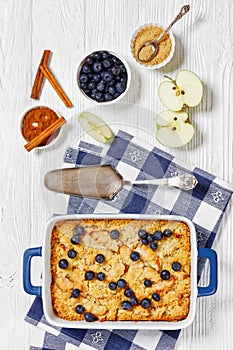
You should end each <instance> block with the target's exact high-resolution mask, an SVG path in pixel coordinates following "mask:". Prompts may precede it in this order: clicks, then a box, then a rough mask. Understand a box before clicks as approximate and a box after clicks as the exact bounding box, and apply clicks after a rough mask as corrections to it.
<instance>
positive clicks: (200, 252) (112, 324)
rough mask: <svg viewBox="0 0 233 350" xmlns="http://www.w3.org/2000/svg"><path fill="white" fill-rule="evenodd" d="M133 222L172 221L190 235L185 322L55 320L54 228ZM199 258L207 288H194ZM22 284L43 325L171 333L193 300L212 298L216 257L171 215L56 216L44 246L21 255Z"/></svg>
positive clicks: (48, 227) (191, 316) (193, 306)
mask: <svg viewBox="0 0 233 350" xmlns="http://www.w3.org/2000/svg"><path fill="white" fill-rule="evenodd" d="M88 218H92V219H93V218H95V219H110V218H114V219H117V218H118V219H134V220H169V221H171V220H174V221H183V222H184V223H186V224H187V225H188V226H189V228H190V232H191V297H190V309H189V313H188V316H187V318H186V319H184V320H182V321H178V322H168V321H137V322H135V321H105V322H99V321H96V322H92V323H90V322H85V321H67V320H63V319H61V318H59V317H57V316H56V315H55V314H54V312H53V309H52V303H51V296H50V284H51V273H50V235H51V232H52V229H53V227H54V225H55V224H56V223H57V222H58V221H61V220H75V219H76V220H77V219H88ZM35 256H42V260H43V265H42V266H43V267H42V286H33V285H32V283H31V259H32V257H35ZM199 257H204V258H207V259H208V260H209V262H210V278H209V285H208V286H207V287H198V285H197V259H198V258H199ZM23 284H24V290H25V291H26V292H27V293H29V294H33V295H37V296H42V299H43V309H44V315H45V318H46V319H47V321H48V322H49V323H50V324H52V325H54V326H57V327H66V328H95V329H97V328H98V329H99V328H101V329H160V330H173V329H180V328H185V327H187V326H189V325H190V324H191V323H192V321H193V319H194V317H195V312H196V300H197V296H208V295H212V294H214V293H215V292H216V290H217V254H216V252H215V251H214V250H213V249H207V248H201V249H200V248H199V249H197V243H196V231H195V227H194V225H193V224H192V222H191V221H190V220H189V219H187V218H185V217H182V216H175V215H161V216H153V215H135V214H119V215H110V214H106V215H103V214H101V215H100V214H94V215H93V214H90V215H89V214H85V215H82V214H75V215H62V216H56V217H53V218H51V219H49V220H48V222H47V225H46V227H45V235H44V242H43V246H42V247H36V248H30V249H27V250H26V251H25V252H24V259H23Z"/></svg>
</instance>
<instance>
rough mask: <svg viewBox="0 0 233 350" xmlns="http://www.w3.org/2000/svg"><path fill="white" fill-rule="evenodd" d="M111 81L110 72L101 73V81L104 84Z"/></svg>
mask: <svg viewBox="0 0 233 350" xmlns="http://www.w3.org/2000/svg"><path fill="white" fill-rule="evenodd" d="M112 79H113V75H112V73H111V72H109V71H106V72H104V73H103V80H104V81H105V82H106V81H110V80H112Z"/></svg>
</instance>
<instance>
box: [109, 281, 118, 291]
mask: <svg viewBox="0 0 233 350" xmlns="http://www.w3.org/2000/svg"><path fill="white" fill-rule="evenodd" d="M108 288H109V289H111V290H115V289H117V284H116V283H115V282H110V283H109V285H108Z"/></svg>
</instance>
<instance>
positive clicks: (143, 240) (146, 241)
mask: <svg viewBox="0 0 233 350" xmlns="http://www.w3.org/2000/svg"><path fill="white" fill-rule="evenodd" d="M141 242H142V244H143V245H147V244H149V242H148V240H147V238H142V240H141Z"/></svg>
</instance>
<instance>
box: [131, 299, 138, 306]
mask: <svg viewBox="0 0 233 350" xmlns="http://www.w3.org/2000/svg"><path fill="white" fill-rule="evenodd" d="M129 301H130V302H131V304H132V305H138V299H137V298H136V297H132V298H130V299H129Z"/></svg>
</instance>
